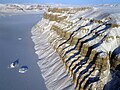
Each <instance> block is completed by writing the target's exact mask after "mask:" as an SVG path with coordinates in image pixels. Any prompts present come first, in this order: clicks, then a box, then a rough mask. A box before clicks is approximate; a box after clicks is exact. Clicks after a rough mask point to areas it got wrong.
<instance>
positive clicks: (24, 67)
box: [19, 66, 28, 73]
mask: <svg viewBox="0 0 120 90" xmlns="http://www.w3.org/2000/svg"><path fill="white" fill-rule="evenodd" d="M27 71H28V67H27V66H21V67H20V69H19V72H20V73H25V72H27Z"/></svg>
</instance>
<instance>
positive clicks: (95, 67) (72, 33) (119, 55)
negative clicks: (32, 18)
mask: <svg viewBox="0 0 120 90" xmlns="http://www.w3.org/2000/svg"><path fill="white" fill-rule="evenodd" d="M115 15H116V14H115ZM112 16H113V15H112ZM112 16H111V14H110V13H108V12H107V13H106V12H103V11H101V10H99V9H97V8H93V7H82V8H49V9H48V11H47V12H45V13H44V18H43V19H42V20H41V21H40V22H39V23H38V24H37V25H36V26H35V27H34V28H33V30H32V33H33V35H34V36H35V37H34V38H33V40H34V42H35V43H37V42H39V40H40V39H37V40H38V41H35V40H36V39H35V38H38V37H39V35H41V34H45V36H46V37H45V38H46V39H47V41H46V43H49V46H50V47H51V48H52V49H53V51H54V52H55V54H56V56H58V57H59V60H60V61H61V62H62V64H63V65H64V68H65V70H66V71H67V73H68V75H69V76H70V77H69V78H70V79H71V80H72V81H73V83H74V86H75V89H76V90H85V89H92V90H102V89H103V88H104V89H106V90H108V88H109V89H110V86H112V84H111V85H109V82H112V81H113V82H115V81H114V80H113V79H114V77H113V75H117V74H116V73H119V71H120V67H119V66H120V25H119V22H116V23H114V22H115V20H114V18H113V17H112ZM116 17H118V16H116ZM116 21H117V20H116ZM42 39H43V40H44V38H42ZM44 44H45V43H44ZM37 45H40V43H39V44H37ZM48 50H49V49H48ZM37 54H38V53H37ZM49 54H50V53H49ZM38 56H39V55H38ZM43 60H44V59H43ZM52 60H53V59H52V58H51V59H50V62H52ZM44 65H45V63H44ZM40 67H41V66H40ZM56 67H57V66H56ZM46 74H47V73H46ZM43 76H44V75H43ZM117 77H119V76H117ZM119 79H120V78H119ZM73 83H72V82H71V84H69V85H70V86H72V84H73ZM108 86H109V87H108ZM67 87H68V86H67ZM65 88H66V87H65ZM116 88H117V87H116ZM59 89H60V88H59ZM59 89H57V90H59ZM71 90H72V89H71Z"/></svg>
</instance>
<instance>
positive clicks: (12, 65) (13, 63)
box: [8, 59, 19, 68]
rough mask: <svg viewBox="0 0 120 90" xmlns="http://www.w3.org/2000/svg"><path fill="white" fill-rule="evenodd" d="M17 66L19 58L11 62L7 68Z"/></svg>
mask: <svg viewBox="0 0 120 90" xmlns="http://www.w3.org/2000/svg"><path fill="white" fill-rule="evenodd" d="M18 66H19V59H17V60H15V61H14V62H12V63H11V64H10V66H9V67H8V68H16V67H18Z"/></svg>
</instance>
